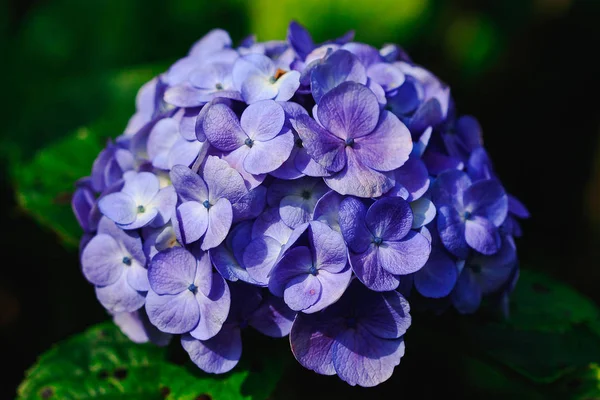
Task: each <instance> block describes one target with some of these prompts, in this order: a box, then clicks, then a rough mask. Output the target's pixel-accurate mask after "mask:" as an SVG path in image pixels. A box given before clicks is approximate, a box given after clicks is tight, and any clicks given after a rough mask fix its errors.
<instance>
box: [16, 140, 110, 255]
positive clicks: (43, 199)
mask: <svg viewBox="0 0 600 400" xmlns="http://www.w3.org/2000/svg"><path fill="white" fill-rule="evenodd" d="M102 147H103V143H102V140H100V138H99V137H98V135H96V134H94V133H93V132H92V131H90V130H89V129H86V128H81V129H79V130H78V131H77V132H76V133H75V134H74V135H73V136H70V137H67V138H66V139H63V140H61V141H59V142H58V143H55V144H54V145H53V146H50V147H48V148H46V149H43V150H41V151H40V152H38V153H37V155H36V156H35V157H34V159H33V160H32V161H31V162H29V163H27V164H25V165H22V166H21V167H19V168H15V169H14V170H13V180H14V181H15V186H16V193H17V202H18V204H19V206H20V207H21V208H22V209H23V210H24V211H25V212H27V213H28V214H30V215H31V216H32V217H34V219H36V220H37V221H38V222H39V223H41V224H42V225H44V226H46V227H48V228H50V229H51V230H52V231H54V232H55V233H56V234H57V235H58V236H59V238H60V239H61V240H62V241H63V242H64V243H65V244H66V245H67V246H77V243H78V242H79V238H80V236H81V234H82V231H81V228H80V227H79V224H78V223H77V220H76V219H75V216H74V214H73V211H72V209H71V195H72V194H73V191H74V188H75V181H76V180H77V179H79V178H81V177H83V176H86V175H89V174H90V170H91V167H92V163H93V161H94V159H95V158H96V156H97V155H98V153H99V152H100V150H102Z"/></svg>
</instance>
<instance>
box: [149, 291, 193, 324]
mask: <svg viewBox="0 0 600 400" xmlns="http://www.w3.org/2000/svg"><path fill="white" fill-rule="evenodd" d="M146 312H147V313H148V318H149V319H150V322H152V324H153V325H154V326H156V327H157V328H158V329H160V330H161V331H163V332H166V333H173V334H180V333H186V332H189V331H191V330H192V329H194V327H195V326H196V325H197V324H198V320H199V318H200V308H199V306H198V302H197V301H196V298H195V297H194V294H193V293H192V292H191V291H189V290H187V288H186V289H185V290H184V291H183V292H181V293H179V294H176V295H169V294H166V295H162V296H161V295H158V294H156V293H155V292H153V291H149V292H148V295H147V296H146Z"/></svg>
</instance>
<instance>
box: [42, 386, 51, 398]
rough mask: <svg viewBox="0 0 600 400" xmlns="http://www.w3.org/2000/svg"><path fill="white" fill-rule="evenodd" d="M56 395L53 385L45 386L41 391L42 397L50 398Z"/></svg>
mask: <svg viewBox="0 0 600 400" xmlns="http://www.w3.org/2000/svg"><path fill="white" fill-rule="evenodd" d="M52 396H54V390H52V388H51V387H45V388H43V389H42V390H41V391H40V397H41V398H42V399H49V398H51V397H52Z"/></svg>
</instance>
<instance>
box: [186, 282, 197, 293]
mask: <svg viewBox="0 0 600 400" xmlns="http://www.w3.org/2000/svg"><path fill="white" fill-rule="evenodd" d="M188 290H189V291H190V292H192V293H194V294H196V291H198V286H196V285H194V284H193V283H190V286H188Z"/></svg>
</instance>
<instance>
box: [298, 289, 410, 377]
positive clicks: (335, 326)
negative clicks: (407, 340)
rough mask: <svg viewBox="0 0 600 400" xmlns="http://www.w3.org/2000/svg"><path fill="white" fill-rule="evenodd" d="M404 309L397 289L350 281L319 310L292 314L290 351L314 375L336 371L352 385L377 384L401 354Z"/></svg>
mask: <svg viewBox="0 0 600 400" xmlns="http://www.w3.org/2000/svg"><path fill="white" fill-rule="evenodd" d="M409 311H410V308H409V305H408V302H407V301H406V300H405V299H404V298H403V297H402V295H400V293H398V292H395V291H391V292H385V293H376V292H372V291H369V290H367V289H366V288H365V287H364V286H362V285H361V284H360V283H359V282H358V281H357V280H354V282H353V283H352V284H351V285H350V287H349V288H348V290H347V291H346V294H345V295H344V296H343V297H342V299H341V300H340V301H338V302H337V303H335V304H333V305H332V306H331V307H329V308H327V309H325V310H324V311H323V312H321V313H315V314H302V313H301V314H298V316H297V317H296V320H295V321H294V325H293V326H292V331H291V333H290V343H291V346H292V352H293V353H294V356H295V357H296V359H297V360H298V361H299V362H300V364H302V365H303V366H304V367H306V368H308V369H311V370H313V371H315V372H317V373H319V374H323V375H334V374H337V375H338V376H339V377H340V378H341V379H342V380H344V381H346V382H347V383H349V384H350V385H352V386H354V385H359V386H365V387H369V386H375V385H378V384H380V383H381V382H384V381H386V380H387V379H389V378H390V376H391V375H392V372H393V370H394V368H395V367H396V366H397V365H398V364H399V363H400V359H401V358H402V356H403V355H404V340H403V335H404V333H405V332H406V330H407V329H408V327H409V326H410V323H411V317H410V314H409Z"/></svg>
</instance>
